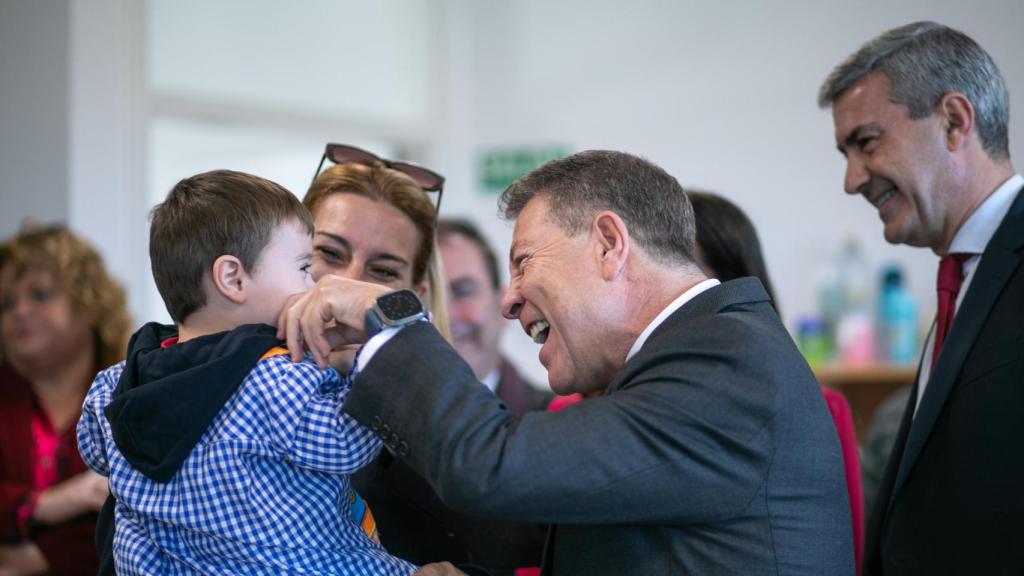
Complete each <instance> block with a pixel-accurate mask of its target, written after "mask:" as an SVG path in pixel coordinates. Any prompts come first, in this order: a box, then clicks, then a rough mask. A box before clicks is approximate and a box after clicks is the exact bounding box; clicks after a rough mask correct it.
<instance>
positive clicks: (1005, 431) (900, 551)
mask: <svg viewBox="0 0 1024 576" xmlns="http://www.w3.org/2000/svg"><path fill="white" fill-rule="evenodd" d="M1022 256H1024V193H1018V194H1017V199H1016V201H1015V202H1014V203H1013V205H1012V207H1011V208H1010V211H1009V212H1008V213H1007V215H1006V217H1005V218H1004V219H1003V222H1002V224H1001V225H1000V226H999V228H998V230H997V231H996V233H995V235H994V236H993V237H992V240H990V241H989V243H988V246H987V247H986V248H985V252H984V253H983V254H982V257H981V260H980V262H979V263H978V268H977V270H976V271H975V273H974V279H973V280H972V281H971V284H970V286H969V287H968V289H967V293H966V294H964V298H963V301H962V302H961V303H960V309H959V310H957V313H956V316H955V317H954V319H953V325H952V326H951V327H950V331H949V334H948V335H947V336H946V341H945V343H944V344H943V347H942V351H941V352H940V354H939V357H938V359H937V360H936V363H935V368H934V370H932V374H931V376H930V381H929V383H928V387H927V388H926V389H925V392H924V396H923V397H922V399H921V404H920V406H919V407H918V408H917V414H916V415H914V400H915V398H916V397H917V384H916V383H915V385H914V391H913V392H912V393H911V395H910V400H909V403H908V405H907V410H906V411H905V413H904V415H903V421H902V422H901V424H900V431H899V434H898V435H897V438H896V444H895V446H894V448H893V452H892V456H891V457H890V459H889V464H888V466H887V467H886V471H885V474H884V476H883V478H882V483H881V485H880V486H879V491H878V497H877V498H876V503H875V506H874V509H873V512H872V518H871V521H870V523H869V526H868V541H867V548H866V551H865V564H864V570H865V574H882V573H883V572H884V573H885V574H986V575H987V574H1020V573H1021V572H1022V571H1024V448H1021V445H1020V444H1021V440H1022V439H1024V266H1022V265H1021V257H1022Z"/></svg>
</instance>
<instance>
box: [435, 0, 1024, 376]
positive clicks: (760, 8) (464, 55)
mask: <svg viewBox="0 0 1024 576" xmlns="http://www.w3.org/2000/svg"><path fill="white" fill-rule="evenodd" d="M450 6H451V8H450V14H449V50H450V51H449V63H450V65H451V66H452V69H451V74H450V86H451V92H452V99H451V100H450V101H449V104H450V106H451V108H450V117H451V120H452V122H451V124H450V127H449V130H448V133H447V136H448V138H449V140H448V141H447V142H446V148H445V150H444V162H445V164H446V165H445V166H444V169H446V170H447V173H448V175H449V178H450V180H449V181H450V182H451V184H452V185H451V192H449V193H447V194H446V199H445V203H446V207H447V208H449V209H452V210H459V211H462V212H464V213H472V214H477V215H478V217H479V218H481V219H485V218H488V217H489V216H490V215H492V214H494V213H495V207H494V206H495V205H494V199H493V197H489V196H484V195H482V194H481V193H480V192H479V191H478V186H477V184H476V180H477V175H476V173H475V164H474V161H475V158H476V156H477V154H479V152H480V151H481V149H484V148H486V147H488V146H494V145H499V144H500V145H504V144H508V143H512V144H524V145H529V144H546V143H565V144H567V145H568V146H570V147H571V148H572V149H575V150H582V149H588V148H612V149H618V150H625V151H628V152H632V153H636V154H640V155H643V156H645V157H647V158H649V159H650V160H652V161H654V162H655V163H657V164H660V165H661V166H663V167H664V168H666V169H667V170H668V171H669V172H670V173H672V174H673V175H674V176H676V177H677V178H678V179H679V180H680V182H682V183H683V185H684V186H687V185H689V186H695V187H700V188H705V189H709V190H712V191H717V192H719V193H721V194H723V195H725V196H727V197H729V198H731V199H732V200H733V201H735V202H736V203H737V204H739V205H740V206H741V207H742V208H743V209H744V210H745V211H747V213H748V214H750V216H751V218H752V219H753V220H754V222H755V224H756V226H757V227H758V229H759V233H760V236H761V241H762V244H763V246H764V248H765V251H766V257H767V260H768V266H769V269H770V272H771V274H772V276H773V281H774V282H775V284H776V290H777V292H778V294H779V298H780V300H781V305H782V310H783V313H784V317H785V319H786V320H787V324H788V325H790V326H792V325H793V322H794V319H795V318H797V317H798V316H800V315H803V314H807V313H812V312H814V311H815V310H816V306H817V304H816V297H817V296H816V285H815V284H816V281H817V278H818V276H819V275H821V274H822V273H823V272H824V268H825V266H826V265H827V263H828V261H829V259H830V258H831V257H832V255H833V253H834V252H836V251H837V250H838V248H839V246H840V243H841V242H842V240H843V239H844V237H847V236H850V235H855V236H856V237H857V238H858V239H859V240H860V241H861V243H862V246H863V247H864V249H865V251H866V254H867V257H868V259H869V261H870V263H871V264H872V265H873V266H875V267H878V266H881V265H882V264H883V263H885V262H890V261H894V262H899V263H901V264H902V265H903V266H904V267H905V268H906V269H907V270H908V271H909V281H910V286H911V288H912V290H913V291H914V292H915V294H916V295H917V296H918V299H919V301H921V302H923V303H924V306H923V307H922V308H923V310H922V316H923V317H924V319H925V320H930V319H931V317H932V312H931V310H933V301H934V296H933V295H932V286H933V282H934V280H933V279H934V274H935V272H934V267H935V266H936V260H935V258H934V257H933V256H932V255H931V254H930V253H929V252H926V251H922V250H915V249H911V248H907V247H899V246H890V245H887V244H886V243H885V242H884V240H883V238H882V228H881V223H880V222H879V220H878V218H877V216H876V213H875V210H874V209H873V208H872V207H870V206H869V205H868V204H867V203H866V202H865V201H864V200H863V199H861V198H851V197H847V196H846V195H845V194H844V193H843V191H842V178H843V169H844V165H843V162H842V158H841V157H840V155H839V154H838V153H837V152H836V150H835V144H834V140H833V134H832V121H831V115H830V113H829V112H828V111H822V110H819V109H818V108H817V105H816V97H817V90H818V87H819V86H820V84H821V82H822V81H823V80H824V78H825V77H826V76H827V74H828V73H829V72H830V71H831V69H832V67H833V66H835V65H836V64H838V63H839V61H840V60H842V59H843V58H844V57H845V56H847V55H848V54H849V53H851V52H853V51H854V50H856V49H857V48H858V47H859V46H860V44H861V43H863V42H865V41H866V40H868V39H870V38H872V37H874V36H876V35H877V34H879V33H881V32H882V31H884V30H886V29H888V28H891V27H894V26H898V25H901V24H905V23H908V22H911V21H914V20H922V19H932V20H937V21H939V22H942V23H945V24H948V25H951V26H954V27H957V28H960V29H962V30H964V31H965V32H967V33H968V34H970V35H972V36H973V37H975V38H976V39H977V40H978V41H979V42H980V43H981V44H982V46H983V47H984V48H986V49H987V50H988V51H989V52H990V53H991V54H992V55H993V57H994V58H995V60H996V62H997V63H998V65H999V66H1000V67H1001V69H1002V72H1003V74H1004V76H1005V78H1006V81H1007V83H1008V85H1009V90H1010V94H1011V109H1012V110H1020V109H1021V99H1022V98H1024V60H1022V59H1020V58H1019V57H1018V55H1019V54H1021V53H1024V35H1021V34H1020V32H1019V26H1020V23H1021V22H1024V3H1021V2H1006V1H1003V2H1000V1H984V0H979V1H977V2H972V3H963V2H948V1H946V2H935V1H929V0H904V1H899V2H893V1H885V0H870V1H865V2H856V3H853V2H839V1H837V0H826V1H814V2H811V1H805V2H710V1H709V2H693V1H689V2H663V1H639V2H630V3H628V4H624V3H622V2H612V1H608V0H561V1H559V2H544V1H541V0H513V1H507V2H500V3H498V2H473V1H472V0H453V1H452V2H451V5H450ZM1010 143H1011V154H1012V155H1013V156H1014V157H1019V154H1020V152H1021V151H1022V148H1021V146H1024V134H1022V133H1021V125H1020V123H1019V122H1014V123H1012V124H1011V130H1010ZM448 195H450V196H451V198H452V200H451V202H449V200H448ZM488 232H489V233H490V235H491V237H492V238H493V239H494V240H495V241H496V242H498V243H499V244H500V245H501V251H500V253H506V251H507V246H508V239H509V237H510V235H511V230H510V229H509V228H508V227H491V228H488ZM510 328H511V330H509V331H507V332H509V333H507V334H506V342H505V344H506V348H507V350H509V351H510V353H511V354H512V355H513V357H515V358H516V359H517V360H518V361H524V362H527V361H528V362H529V363H530V366H531V368H530V370H531V371H530V374H531V375H532V376H533V377H534V378H535V379H538V380H542V379H543V378H544V374H543V371H542V369H541V368H540V367H539V366H538V365H537V363H536V354H537V347H536V345H534V344H532V343H531V342H529V340H528V339H527V338H526V337H525V336H524V335H522V331H521V329H520V328H519V327H518V326H511V327H510Z"/></svg>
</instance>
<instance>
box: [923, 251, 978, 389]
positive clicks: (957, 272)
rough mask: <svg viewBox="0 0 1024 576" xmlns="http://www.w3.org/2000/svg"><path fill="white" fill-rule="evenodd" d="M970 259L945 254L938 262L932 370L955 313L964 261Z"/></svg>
mask: <svg viewBox="0 0 1024 576" xmlns="http://www.w3.org/2000/svg"><path fill="white" fill-rule="evenodd" d="M970 257H971V255H970V254H946V255H945V256H943V257H942V260H940V261H939V279H938V288H939V318H938V320H936V322H935V348H934V349H933V350H932V366H931V367H932V369H934V368H935V361H936V360H938V358H939V351H940V350H942V342H943V341H944V340H945V339H946V334H948V333H949V327H950V326H951V325H952V324H953V315H954V314H955V313H956V297H957V295H958V294H960V285H961V284H962V283H963V281H964V279H963V274H964V261H965V260H967V259H968V258H970Z"/></svg>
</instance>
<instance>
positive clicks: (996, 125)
mask: <svg viewBox="0 0 1024 576" xmlns="http://www.w3.org/2000/svg"><path fill="white" fill-rule="evenodd" d="M873 72H882V73H884V74H885V75H886V76H887V77H888V78H889V83H890V93H891V94H890V97H891V99H892V101H893V102H894V103H896V104H902V105H904V106H906V107H907V109H908V111H909V115H910V118H912V119H918V118H925V117H927V116H929V115H931V114H932V113H933V112H934V111H935V107H936V106H937V105H938V104H939V101H940V100H941V99H942V97H943V96H945V95H946V94H948V93H950V92H959V93H961V94H963V95H964V96H966V97H967V99H968V100H970V101H971V105H972V106H974V116H975V123H976V125H977V127H978V136H979V137H980V139H981V145H982V147H983V148H984V149H985V151H986V152H987V153H988V155H989V157H991V158H992V159H993V160H1005V159H1008V158H1009V157H1010V151H1009V145H1008V137H1007V126H1008V124H1009V122H1010V110H1009V104H1008V100H1009V98H1008V96H1007V93H1006V84H1005V83H1004V82H1003V76H1002V74H1000V73H999V68H998V67H996V63H995V62H994V61H993V60H992V57H991V56H989V55H988V53H987V52H985V50H983V49H982V48H981V46H979V45H978V43H977V42H975V41H974V40H972V39H971V37H970V36H967V35H966V34H964V33H963V32H960V31H959V30H954V29H952V28H949V27H948V26H943V25H942V24H937V23H935V22H914V23H913V24H907V25H906V26H901V27H899V28H894V29H892V30H889V31H888V32H885V33H884V34H882V35H881V36H879V37H877V38H875V39H874V40H871V41H870V42H868V43H867V44H864V45H863V46H861V48H860V50H857V52H855V53H854V54H853V55H851V56H850V57H849V58H847V59H846V60H845V61H844V62H843V63H842V64H840V65H839V66H837V67H836V69H835V70H833V71H832V73H831V74H830V75H829V77H828V79H827V80H825V83H824V84H822V86H821V90H820V92H819V93H818V105H819V106H820V107H822V108H828V107H830V106H832V105H834V104H835V101H836V100H837V99H839V97H840V96H842V95H843V93H844V92H846V90H848V89H849V88H850V87H851V86H853V85H854V84H856V83H857V82H859V81H861V80H862V79H863V78H864V77H865V76H867V75H868V74H871V73H873Z"/></svg>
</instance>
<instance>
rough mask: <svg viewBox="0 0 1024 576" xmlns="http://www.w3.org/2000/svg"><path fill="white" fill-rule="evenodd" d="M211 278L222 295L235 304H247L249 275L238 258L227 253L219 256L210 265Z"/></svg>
mask: <svg viewBox="0 0 1024 576" xmlns="http://www.w3.org/2000/svg"><path fill="white" fill-rule="evenodd" d="M210 279H211V280H212V281H213V287H214V288H216V289H217V292H219V293H220V295H221V296H223V297H225V298H227V299H228V300H229V301H231V302H233V303H235V304H245V299H246V294H245V291H246V288H248V282H249V276H248V275H247V274H246V273H245V268H244V267H243V266H242V262H241V261H240V260H239V259H238V258H236V257H234V256H229V255H227V254H225V255H223V256H220V257H218V258H217V259H216V260H214V261H213V266H211V267H210Z"/></svg>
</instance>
